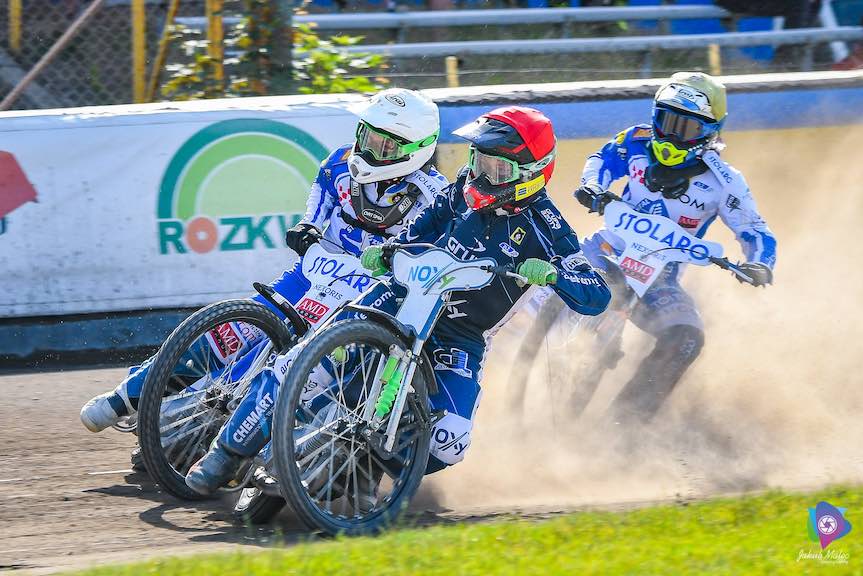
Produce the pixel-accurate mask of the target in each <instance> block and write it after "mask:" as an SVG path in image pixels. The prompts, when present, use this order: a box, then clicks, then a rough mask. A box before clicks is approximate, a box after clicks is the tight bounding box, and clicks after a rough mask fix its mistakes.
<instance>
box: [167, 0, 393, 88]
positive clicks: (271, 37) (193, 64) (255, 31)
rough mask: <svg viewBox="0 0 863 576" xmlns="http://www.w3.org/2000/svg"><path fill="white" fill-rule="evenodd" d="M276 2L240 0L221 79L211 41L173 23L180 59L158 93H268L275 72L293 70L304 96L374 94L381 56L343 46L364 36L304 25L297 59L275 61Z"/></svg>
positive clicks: (226, 44) (296, 40)
mask: <svg viewBox="0 0 863 576" xmlns="http://www.w3.org/2000/svg"><path fill="white" fill-rule="evenodd" d="M274 6H275V3H274V2H271V1H270V0H244V2H243V15H244V17H243V20H242V22H241V23H240V24H239V25H237V26H234V27H226V32H225V38H224V43H223V44H224V46H223V48H224V53H225V55H226V57H225V59H224V63H223V65H224V76H225V80H224V82H217V81H216V80H214V77H215V71H216V68H217V62H216V61H215V60H214V59H213V58H212V57H211V56H210V55H209V54H208V50H207V49H208V46H209V41H208V40H207V39H206V37H205V35H204V33H203V32H202V31H200V30H195V29H191V28H187V27H184V26H174V28H173V29H172V30H171V45H173V46H179V49H180V58H179V60H180V61H179V62H174V63H171V64H168V65H167V66H166V67H165V69H166V71H167V72H168V73H169V74H170V75H169V77H168V79H167V80H166V81H165V82H164V84H163V85H162V88H161V93H162V96H163V97H164V98H165V99H167V100H197V99H203V98H219V97H225V96H227V97H237V96H260V95H265V94H269V93H270V92H271V86H272V81H273V79H274V76H275V75H276V74H277V73H278V70H281V69H290V70H291V72H292V75H293V79H294V81H295V82H294V84H296V85H297V86H298V91H299V92H301V93H303V94H320V93H337V92H372V91H375V90H378V89H380V88H381V85H382V84H384V83H385V82H386V80H384V79H376V80H372V79H370V78H369V77H368V75H371V74H373V72H374V71H375V70H376V69H379V68H384V67H385V66H386V63H385V60H384V58H383V57H381V56H377V55H367V54H349V53H347V52H346V51H345V50H344V48H345V47H346V46H352V45H354V44H357V43H358V42H360V41H361V40H362V37H356V36H347V35H338V36H333V37H332V38H329V39H327V40H324V39H321V38H320V37H319V36H318V34H317V33H316V32H315V31H314V29H312V28H310V27H309V26H306V25H301V26H298V27H297V28H296V29H295V30H294V35H293V40H294V43H295V44H296V47H295V52H294V54H295V56H296V58H295V61H294V62H293V63H278V62H274V54H273V53H274V50H273V47H274V43H275V41H276V39H277V38H278V36H279V34H280V33H281V31H282V30H283V29H284V23H283V22H282V21H281V19H280V18H279V15H278V11H277V9H276V8H275V7H274ZM289 64H292V66H291V65H289Z"/></svg>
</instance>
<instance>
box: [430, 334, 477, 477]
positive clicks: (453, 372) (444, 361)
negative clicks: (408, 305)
mask: <svg viewBox="0 0 863 576" xmlns="http://www.w3.org/2000/svg"><path fill="white" fill-rule="evenodd" d="M426 349H427V350H429V355H430V357H431V361H432V367H433V368H434V374H435V380H436V381H437V386H438V393H437V394H435V395H434V396H431V397H430V398H429V400H430V402H431V407H432V412H437V411H439V410H446V415H445V416H444V417H443V418H442V419H441V420H439V421H438V422H437V423H436V424H435V426H434V428H433V429H432V439H431V454H430V455H429V462H428V466H427V467H426V474H432V473H434V472H437V471H439V470H443V469H444V468H446V467H447V466H452V465H453V464H457V463H458V462H461V461H462V460H463V459H464V456H465V452H466V451H467V449H468V447H469V446H470V442H471V430H472V428H473V418H474V415H475V414H476V409H477V407H478V406H479V401H480V397H481V396H482V390H481V388H480V385H479V382H480V378H481V377H482V362H483V357H484V354H485V346H484V345H483V343H482V342H475V341H467V340H466V339H465V338H449V337H446V336H443V337H437V336H436V337H432V338H431V340H430V341H429V343H428V344H427V345H426Z"/></svg>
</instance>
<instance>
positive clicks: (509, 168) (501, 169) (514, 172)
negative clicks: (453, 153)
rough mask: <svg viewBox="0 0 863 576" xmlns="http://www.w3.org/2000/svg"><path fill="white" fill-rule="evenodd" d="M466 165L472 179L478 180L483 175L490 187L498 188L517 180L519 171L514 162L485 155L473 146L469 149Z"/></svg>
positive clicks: (500, 157)
mask: <svg viewBox="0 0 863 576" xmlns="http://www.w3.org/2000/svg"><path fill="white" fill-rule="evenodd" d="M468 165H469V166H470V171H471V172H472V173H473V175H474V177H476V178H478V177H480V176H483V175H485V177H486V178H488V181H489V184H491V185H492V186H500V185H501V184H506V183H507V182H513V181H514V180H518V176H519V169H518V163H517V162H516V161H515V160H510V159H509V158H504V157H502V156H493V155H491V154H486V153H484V152H480V151H479V150H477V149H476V148H474V147H473V146H471V149H470V156H469V157H468Z"/></svg>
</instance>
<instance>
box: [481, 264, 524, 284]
mask: <svg viewBox="0 0 863 576" xmlns="http://www.w3.org/2000/svg"><path fill="white" fill-rule="evenodd" d="M480 269H481V270H485V271H486V272H492V273H493V274H497V275H498V276H504V277H506V278H514V279H515V280H516V281H517V282H519V283H521V284H522V285H525V284H527V283H528V281H527V277H526V276H522V275H521V274H518V273H517V272H514V271H513V269H512V266H511V265H506V266H480Z"/></svg>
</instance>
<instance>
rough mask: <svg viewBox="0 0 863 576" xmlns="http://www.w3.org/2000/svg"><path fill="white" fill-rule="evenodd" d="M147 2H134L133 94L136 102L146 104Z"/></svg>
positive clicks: (140, 0) (139, 0) (138, 0)
mask: <svg viewBox="0 0 863 576" xmlns="http://www.w3.org/2000/svg"><path fill="white" fill-rule="evenodd" d="M144 2H145V0H132V94H133V97H134V100H135V102H146V92H147V35H146V34H147V14H146V11H145V8H146V7H145V5H144Z"/></svg>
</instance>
